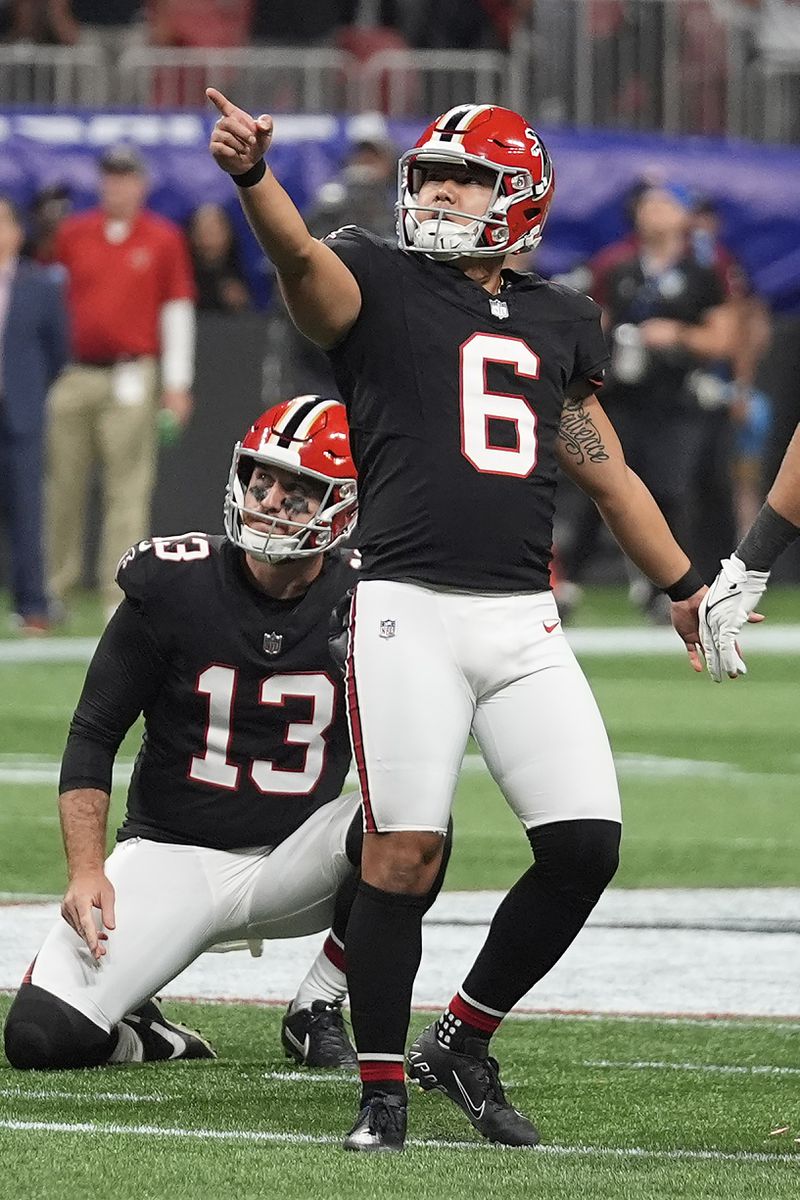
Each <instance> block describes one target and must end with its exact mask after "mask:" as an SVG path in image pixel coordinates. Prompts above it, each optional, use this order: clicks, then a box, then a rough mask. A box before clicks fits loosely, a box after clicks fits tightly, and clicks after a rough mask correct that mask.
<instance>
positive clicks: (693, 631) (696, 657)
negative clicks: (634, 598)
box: [670, 584, 708, 673]
mask: <svg viewBox="0 0 800 1200" xmlns="http://www.w3.org/2000/svg"><path fill="white" fill-rule="evenodd" d="M707 591H708V588H707V587H706V585H705V584H703V586H702V587H701V588H698V589H697V591H696V592H695V593H694V595H693V596H689V598H688V599H687V600H673V602H672V606H671V611H670V617H671V618H672V626H673V628H674V630H675V632H676V633H677V635H678V637H679V638H680V639H681V641H682V642H683V643H684V645H685V646H686V650H687V653H688V655H689V662H690V663H691V665H692V669H693V670H695V671H697V672H698V673H699V672H700V671H702V670H703V659H702V652H701V642H700V622H699V612H700V604H701V601H702V599H703V597H704V596H705V594H706V592H707Z"/></svg>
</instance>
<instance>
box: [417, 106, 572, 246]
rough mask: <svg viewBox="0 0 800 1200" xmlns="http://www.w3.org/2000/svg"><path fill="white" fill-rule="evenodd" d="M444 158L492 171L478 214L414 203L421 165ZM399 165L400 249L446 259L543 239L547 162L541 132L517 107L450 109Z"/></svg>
mask: <svg viewBox="0 0 800 1200" xmlns="http://www.w3.org/2000/svg"><path fill="white" fill-rule="evenodd" d="M443 163H444V164H448V163H449V164H452V165H453V166H459V167H464V166H466V165H472V166H473V167H480V168H482V169H484V170H487V171H489V172H490V173H491V174H493V176H494V183H493V187H492V191H491V194H490V196H489V200H488V203H487V205H486V209H485V211H484V212H483V213H482V214H480V215H479V216H476V215H475V214H473V213H466V212H461V211H458V210H456V209H447V208H441V207H438V206H436V207H434V208H432V207H431V206H430V204H428V206H427V207H426V206H423V205H421V204H420V203H419V190H420V187H421V186H422V184H423V182H424V180H425V170H426V167H430V166H432V165H434V164H436V165H438V166H441V164H443ZM398 172H399V173H398V200H397V206H396V211H397V238H398V244H399V246H400V248H401V249H402V250H409V251H415V252H417V253H422V254H428V255H430V257H432V258H440V259H445V260H447V259H454V258H461V257H463V256H468V257H470V258H479V257H491V256H495V257H496V256H502V255H505V254H512V253H520V252H522V251H524V250H532V249H534V248H535V247H536V246H538V244H539V242H540V241H541V239H542V230H543V228H544V223H545V221H546V220H547V214H548V211H549V208H550V203H551V201H552V198H553V189H554V183H555V180H554V173H553V164H552V162H551V160H550V155H549V154H548V153H547V150H546V149H545V146H544V143H543V142H542V141H541V139H540V138H539V135H538V134H537V133H536V131H535V130H534V129H532V128H531V126H530V125H528V123H527V122H526V121H525V120H524V119H523V118H522V117H521V116H520V115H519V113H515V112H512V111H511V110H510V109H507V108H499V107H497V106H496V105H491V104H463V105H460V106H457V107H456V108H451V109H450V111H449V112H446V113H444V114H443V115H442V116H441V117H438V118H437V119H436V120H435V121H434V122H433V123H432V124H431V125H429V126H428V128H427V129H426V130H425V132H424V133H423V135H422V137H421V138H420V139H419V141H418V142H417V144H416V146H414V147H413V149H411V150H408V151H406V153H405V154H403V155H402V156H401V158H400V162H399V168H398ZM454 218H460V220H459V219H456V220H454Z"/></svg>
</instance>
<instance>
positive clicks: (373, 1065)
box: [358, 1059, 406, 1083]
mask: <svg viewBox="0 0 800 1200" xmlns="http://www.w3.org/2000/svg"><path fill="white" fill-rule="evenodd" d="M358 1070H359V1072H360V1074H361V1082H362V1083H384V1082H386V1083H404V1082H405V1078H406V1073H405V1068H404V1067H403V1064H402V1063H401V1062H370V1061H369V1059H366V1060H365V1061H363V1062H361V1061H359V1064H358Z"/></svg>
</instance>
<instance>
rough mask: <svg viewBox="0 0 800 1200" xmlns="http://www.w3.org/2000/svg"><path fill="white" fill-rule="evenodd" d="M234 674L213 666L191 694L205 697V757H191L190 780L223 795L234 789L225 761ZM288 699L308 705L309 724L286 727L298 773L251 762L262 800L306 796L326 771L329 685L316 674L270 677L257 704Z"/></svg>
mask: <svg viewBox="0 0 800 1200" xmlns="http://www.w3.org/2000/svg"><path fill="white" fill-rule="evenodd" d="M237 674H238V672H237V671H236V669H235V668H234V667H224V666H219V665H216V664H215V665H214V666H211V667H206V669H205V671H201V673H200V674H199V675H198V677H197V684H196V685H195V691H197V692H199V693H200V694H201V695H204V696H208V725H207V727H206V745H205V751H204V753H203V754H202V755H194V756H193V758H192V765H191V767H190V769H189V778H190V779H194V780H196V781H197V782H198V783H209V784H211V785H212V786H214V787H219V788H225V789H226V790H228V791H235V790H236V788H237V787H238V786H239V767H237V766H236V764H235V763H232V762H230V761H229V759H228V751H229V749H230V744H231V732H232V728H231V726H232V721H233V705H234V698H235V696H236V682H237V680H236V677H237ZM292 697H298V698H300V699H302V700H310V701H311V716H310V717H309V719H308V720H307V721H293V722H291V723H290V724H289V725H288V726H287V729H286V735H285V737H286V742H287V744H288V745H290V746H304V747H305V755H304V759H303V765H302V767H301V768H300V769H299V770H296V771H286V770H280V769H279V768H278V767H276V766H275V764H274V763H273V762H271V761H270V760H269V759H261V758H256V759H254V760H253V761H252V762H251V763H250V777H251V779H252V780H253V783H254V784H255V785H256V787H257V788H258V790H259V791H260V792H263V793H264V794H265V795H270V794H273V795H274V794H283V795H290V796H307V795H308V794H309V792H311V791H313V790H314V788H315V787H316V786H317V784H318V783H319V780H320V776H321V775H322V771H323V768H324V766H325V756H326V753H327V748H328V746H327V742H326V741H325V734H326V733H327V732H328V729H329V728H330V725H331V722H332V721H333V712H334V708H335V706H336V689H335V687H334V684H333V682H332V681H331V680H330V679H329V678H328V676H327V675H320V674H308V675H304V674H297V675H270V676H269V677H268V678H267V679H265V680H264V681H263V682H262V684H261V691H260V693H259V702H260V703H261V704H265V705H266V704H268V705H278V706H282V705H284V704H285V702H286V700H287V699H289V698H292Z"/></svg>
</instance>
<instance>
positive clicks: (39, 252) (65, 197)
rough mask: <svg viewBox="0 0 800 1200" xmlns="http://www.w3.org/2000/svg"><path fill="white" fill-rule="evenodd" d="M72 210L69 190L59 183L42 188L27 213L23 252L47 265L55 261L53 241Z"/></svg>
mask: <svg viewBox="0 0 800 1200" xmlns="http://www.w3.org/2000/svg"><path fill="white" fill-rule="evenodd" d="M71 210H72V202H71V200H70V195H69V191H68V190H67V188H66V187H64V186H63V185H61V184H54V185H53V186H52V187H46V188H43V189H42V191H41V192H39V194H38V195H37V196H36V198H35V200H34V201H33V204H32V205H31V207H30V211H29V214H28V238H27V241H26V242H25V249H24V251H23V253H24V254H25V255H26V256H27V257H28V258H34V259H35V260H36V261H37V262H40V263H42V264H43V265H45V266H49V265H50V264H51V263H53V262H54V261H55V241H56V234H57V233H58V229H59V226H60V225H61V222H62V221H63V220H64V218H65V217H66V216H68V215H69V213H70V212H71Z"/></svg>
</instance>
